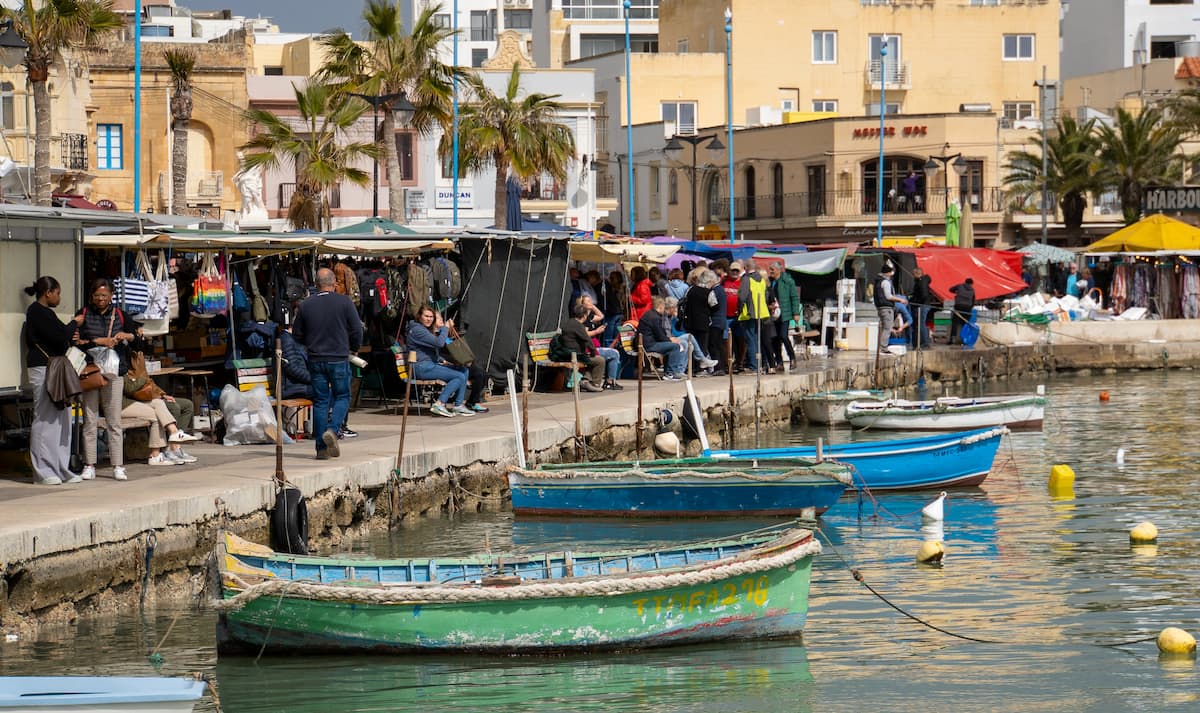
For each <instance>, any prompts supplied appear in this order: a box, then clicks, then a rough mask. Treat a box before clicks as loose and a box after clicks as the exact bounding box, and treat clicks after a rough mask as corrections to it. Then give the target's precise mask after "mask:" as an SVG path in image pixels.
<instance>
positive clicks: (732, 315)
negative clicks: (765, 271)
mask: <svg viewBox="0 0 1200 713" xmlns="http://www.w3.org/2000/svg"><path fill="white" fill-rule="evenodd" d="M721 287H722V288H723V289H724V290H725V317H726V319H728V320H729V325H730V327H731V328H732V329H731V331H732V335H733V356H734V360H733V363H734V365H735V366H734V371H741V370H742V368H741V367H742V364H744V363H745V362H746V332H745V330H744V329H743V328H742V324H741V322H740V321H739V320H738V308H740V307H741V303H740V302H738V293H739V292H741V289H742V263H740V262H738V261H736V260H735V261H733V262H731V263H729V272H728V273H726V275H725V277H724V278H723V279H722V280H721Z"/></svg>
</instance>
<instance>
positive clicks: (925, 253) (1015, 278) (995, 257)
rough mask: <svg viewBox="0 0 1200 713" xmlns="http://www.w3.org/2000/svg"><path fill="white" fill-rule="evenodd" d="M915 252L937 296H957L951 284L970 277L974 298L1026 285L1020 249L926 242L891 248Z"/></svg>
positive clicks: (1016, 289) (1007, 291) (1006, 292)
mask: <svg viewBox="0 0 1200 713" xmlns="http://www.w3.org/2000/svg"><path fill="white" fill-rule="evenodd" d="M892 249H893V250H896V251H897V252H906V253H912V254H913V255H915V256H916V258H917V267H919V268H921V269H922V270H924V271H925V273H926V274H927V275H929V278H930V280H929V286H930V287H931V288H932V289H933V292H934V294H936V295H937V296H938V297H940V298H942V299H944V300H948V299H952V298H953V297H954V293H952V292H950V288H951V287H954V286H955V285H957V284H960V283H961V282H962V281H963V280H966V279H967V278H968V277H970V278H972V279H974V281H975V298H976V299H979V300H987V299H991V298H993V297H999V296H1001V295H1009V294H1012V293H1014V292H1020V291H1021V290H1023V289H1025V287H1026V285H1025V281H1024V280H1022V279H1021V258H1022V257H1023V256H1022V255H1021V253H1018V252H1010V251H1008V250H992V249H991V248H948V247H943V246H935V245H927V246H924V247H920V248H892Z"/></svg>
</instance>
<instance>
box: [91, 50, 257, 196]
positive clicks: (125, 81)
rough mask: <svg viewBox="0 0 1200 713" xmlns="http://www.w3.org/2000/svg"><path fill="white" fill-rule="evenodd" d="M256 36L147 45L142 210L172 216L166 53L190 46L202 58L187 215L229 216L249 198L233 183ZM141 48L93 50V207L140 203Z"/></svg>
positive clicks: (190, 152)
mask: <svg viewBox="0 0 1200 713" xmlns="http://www.w3.org/2000/svg"><path fill="white" fill-rule="evenodd" d="M253 42H254V40H253V34H252V33H245V32H237V33H232V34H231V35H230V36H229V37H228V39H227V40H226V41H221V42H204V43H189V44H186V45H180V44H177V43H162V42H145V43H143V45H142V117H141V131H142V149H141V163H142V166H141V183H142V185H141V198H142V205H141V206H138V207H137V208H140V209H142V210H145V209H153V210H155V211H160V212H166V211H167V203H168V199H169V197H170V193H171V182H170V178H169V176H170V170H171V169H170V163H171V133H170V122H171V112H170V107H169V104H168V93H169V91H170V86H171V77H170V73H169V72H168V71H167V66H166V62H165V61H164V59H163V54H162V53H163V50H164V49H167V48H171V47H176V48H178V47H181V46H184V47H187V48H188V49H191V50H193V51H194V52H196V54H197V60H196V70H195V73H194V74H193V76H192V86H193V90H192V101H193V109H192V118H191V122H190V124H189V127H188V167H187V171H188V178H187V203H188V205H187V210H185V211H183V212H186V213H189V214H192V215H208V216H210V217H211V218H212V219H213V220H218V219H220V218H221V215H222V211H225V210H236V209H237V208H238V207H240V205H241V197H240V196H239V195H238V192H237V190H236V189H235V188H234V185H233V177H234V175H235V174H236V173H237V170H238V164H237V147H238V146H239V145H240V144H242V143H245V141H246V124H245V121H244V120H243V118H242V114H243V112H244V111H245V109H246V107H247V105H248V102H247V98H246V74H247V72H248V71H249V70H250V67H251V66H252V63H251V55H252V50H253ZM133 53H134V45H133V43H132V42H130V41H119V40H114V41H112V42H110V43H108V44H106V45H104V46H101V47H98V48H95V49H93V50H92V51H91V53H90V57H89V64H90V68H91V103H90V104H89V106H88V107H87V109H88V137H89V141H88V143H89V145H90V147H91V149H92V151H91V152H90V153H91V166H92V169H93V170H92V173H93V174H94V176H95V179H94V181H93V183H92V191H91V195H90V196H87V197H88V198H89V199H90V200H92V201H93V202H95V201H99V200H105V199H106V200H109V201H112V202H113V203H114V204H115V205H116V207H117V208H118V209H120V210H132V209H134V208H135V206H134V205H133V181H134V170H133V153H134V152H133V141H134V135H133V132H134V120H133V119H134V103H133V89H134V78H133V71H132V69H133V60H134V54H133Z"/></svg>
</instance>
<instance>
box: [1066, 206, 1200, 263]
mask: <svg viewBox="0 0 1200 713" xmlns="http://www.w3.org/2000/svg"><path fill="white" fill-rule="evenodd" d="M1157 250H1168V251H1179V252H1182V251H1185V250H1200V228H1197V227H1196V226H1194V225H1188V224H1187V223H1184V222H1183V221H1180V220H1175V219H1174V218H1168V217H1167V216H1165V215H1162V214H1161V213H1155V214H1154V215H1151V216H1147V217H1145V218H1142V219H1141V220H1139V221H1138V222H1136V223H1134V224H1133V225H1127V226H1125V227H1124V228H1121V229H1120V230H1118V231H1117V232H1115V233H1113V234H1112V235H1109V236H1108V237H1107V238H1103V239H1101V240H1097V241H1096V242H1094V243H1092V244H1091V245H1089V246H1087V247H1086V248H1084V252H1089V253H1138V252H1154V251H1157Z"/></svg>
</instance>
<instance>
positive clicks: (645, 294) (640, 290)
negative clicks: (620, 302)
mask: <svg viewBox="0 0 1200 713" xmlns="http://www.w3.org/2000/svg"><path fill="white" fill-rule="evenodd" d="M629 279H630V280H631V281H632V282H633V287H632V289H631V290H630V292H629V303H630V305H631V307H630V310H629V311H630V313H631V314H630V318H631V319H636V320H638V321H639V322H640V321H641V319H642V315H643V314H645V313H646V311H647V310H648V309H650V305H651V300H650V298H651V297H652V295H651V293H650V288H651V284H650V279H649V278H648V277H646V268H644V267H642V266H641V265H638V266H636V267H634V268H633V269H632V270H630V271H629Z"/></svg>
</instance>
